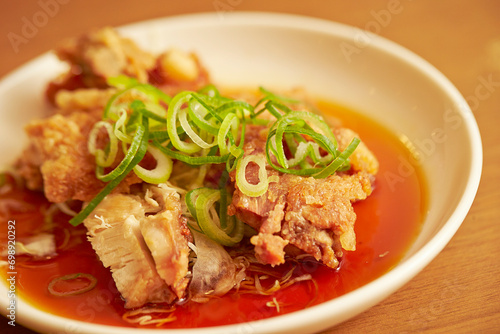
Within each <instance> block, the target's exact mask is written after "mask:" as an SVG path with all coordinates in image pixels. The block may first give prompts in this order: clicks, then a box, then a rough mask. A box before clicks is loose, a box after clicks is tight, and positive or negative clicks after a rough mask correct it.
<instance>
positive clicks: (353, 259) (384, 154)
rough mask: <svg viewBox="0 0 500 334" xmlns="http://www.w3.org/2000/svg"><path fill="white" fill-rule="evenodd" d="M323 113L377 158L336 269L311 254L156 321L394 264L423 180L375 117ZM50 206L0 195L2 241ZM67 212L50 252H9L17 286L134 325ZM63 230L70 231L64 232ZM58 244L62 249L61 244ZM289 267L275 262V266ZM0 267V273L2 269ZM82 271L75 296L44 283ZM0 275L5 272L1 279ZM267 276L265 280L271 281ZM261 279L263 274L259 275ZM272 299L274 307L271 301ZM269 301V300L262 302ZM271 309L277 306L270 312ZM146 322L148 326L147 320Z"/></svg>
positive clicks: (203, 313) (47, 301)
mask: <svg viewBox="0 0 500 334" xmlns="http://www.w3.org/2000/svg"><path fill="white" fill-rule="evenodd" d="M319 107H320V109H321V110H322V111H323V112H324V113H325V114H326V115H328V116H327V117H330V116H331V117H335V118H336V119H337V118H338V119H341V120H342V125H343V126H345V127H348V128H351V129H353V130H355V131H356V132H357V133H358V134H359V135H360V137H361V139H362V140H363V141H364V142H365V143H366V144H367V145H368V147H369V148H370V149H371V150H372V151H373V152H374V153H375V155H376V157H377V158H378V160H379V162H380V170H379V173H378V175H377V179H376V183H375V190H374V192H373V194H372V195H371V196H370V197H369V198H368V199H366V200H364V201H360V202H357V203H355V204H354V210H355V212H356V214H357V221H356V225H355V232H356V239H357V249H356V251H352V252H345V255H344V257H343V258H342V260H341V265H340V267H339V268H338V269H336V270H332V269H330V268H328V267H325V266H324V265H321V264H319V263H317V262H313V261H307V262H304V263H303V264H301V265H299V266H297V268H296V269H295V270H297V271H298V272H299V273H301V274H302V273H303V274H305V273H310V274H311V275H312V277H313V279H314V281H315V282H316V285H315V284H313V283H312V281H305V282H299V283H296V284H294V285H292V286H290V287H288V288H285V289H282V290H279V291H278V292H276V293H275V294H273V295H271V296H263V295H253V294H243V295H242V294H239V293H238V292H233V291H231V292H230V293H228V294H227V295H226V296H224V297H221V298H214V299H212V300H211V301H209V302H208V303H206V304H196V303H193V302H188V303H186V304H183V305H177V306H176V309H175V311H174V313H173V316H175V318H176V320H175V321H172V322H169V323H167V324H164V325H162V326H160V327H159V328H187V327H205V326H216V325H227V324H233V323H240V322H246V321H252V320H258V319H263V318H269V317H274V316H277V315H280V314H286V313H289V312H293V311H297V310H301V309H303V308H305V307H309V306H311V305H316V304H319V303H322V302H324V301H327V300H330V299H332V298H335V297H337V296H340V295H343V294H345V293H347V292H350V291H352V290H354V289H356V288H358V287H360V286H362V285H364V284H366V283H368V282H370V281H372V280H374V279H376V278H377V277H379V276H381V275H383V274H384V273H385V272H387V271H388V270H390V269H391V268H392V267H394V266H395V265H396V264H397V263H398V261H400V259H401V258H402V256H403V255H404V254H405V251H406V250H407V249H408V248H409V246H410V245H411V243H412V242H413V240H414V238H415V236H416V235H417V233H418V231H419V229H420V225H421V222H422V221H423V217H424V215H425V209H426V195H425V194H426V187H425V182H424V179H423V177H422V174H421V172H420V171H419V169H418V167H417V166H414V168H415V173H412V174H411V175H408V174H410V173H405V175H404V177H402V176H401V175H400V174H398V169H399V170H400V168H401V166H400V165H401V164H402V163H403V162H402V161H408V160H409V161H411V159H408V157H409V154H410V153H409V152H408V150H407V149H406V148H405V146H404V145H403V144H402V143H401V142H400V141H399V140H398V138H397V137H396V136H395V135H394V134H393V133H391V132H389V131H388V130H386V129H385V128H383V127H382V126H380V125H378V124H376V123H375V122H373V121H371V120H369V119H367V118H365V117H362V116H360V115H357V114H355V113H353V112H351V111H349V110H346V109H343V108H339V107H337V106H334V105H332V104H329V103H325V102H321V103H319ZM49 206H50V204H49V203H47V201H46V200H45V198H44V197H43V195H41V194H38V193H34V192H30V191H27V190H22V189H14V190H12V191H11V192H8V193H5V194H2V195H0V209H1V210H0V215H1V216H2V217H1V222H0V226H1V227H0V228H1V231H2V232H0V237H1V242H2V244H3V245H5V244H7V243H6V241H7V236H6V234H7V233H6V231H7V228H8V227H7V222H8V221H9V220H10V221H13V220H15V223H16V225H15V226H16V227H15V236H16V240H18V241H21V240H22V239H23V238H25V237H28V236H32V235H35V234H37V233H39V230H40V228H41V226H42V225H43V221H44V216H43V213H42V212H43V211H44V210H47V208H48V207H49ZM68 219H69V218H68V216H66V215H64V214H62V213H58V214H57V215H56V216H55V217H54V220H55V221H56V222H57V226H56V227H55V230H54V233H55V239H56V245H57V247H58V249H57V256H55V257H53V258H51V259H42V260H36V259H34V258H32V257H31V256H26V255H21V256H17V258H16V267H15V270H16V272H17V278H16V279H17V289H18V290H17V293H18V295H20V296H21V297H22V298H23V299H24V300H26V301H27V302H29V303H31V304H32V305H34V306H35V307H37V308H40V309H42V310H44V311H46V312H49V313H53V314H56V315H59V316H63V317H68V318H72V319H76V320H80V321H84V322H91V323H97V324H107V325H114V326H132V327H133V326H137V327H139V325H136V324H130V323H128V322H126V321H124V320H123V319H122V315H123V314H124V313H125V312H126V311H127V310H126V309H124V307H123V305H124V302H123V300H122V299H121V297H120V294H119V293H118V291H117V290H116V287H115V284H114V281H113V279H112V277H111V273H110V271H109V269H106V268H104V267H103V265H102V264H101V262H100V261H99V259H98V257H97V255H96V254H95V252H94V251H93V250H92V247H91V246H90V243H89V242H88V241H87V240H86V236H85V232H86V231H85V228H84V227H83V226H78V227H72V226H71V225H69V224H68V223H67V221H68ZM68 235H71V237H70V238H69V239H68ZM61 246H62V249H61ZM289 268H290V267H286V266H283V268H278V267H277V268H275V270H278V271H279V270H282V272H283V274H284V273H285V272H286V271H287V270H289ZM5 272H6V270H5V267H3V268H2V273H3V274H5ZM73 273H87V274H91V275H93V276H94V277H95V278H97V285H96V286H95V287H94V288H93V289H92V290H90V291H88V292H85V293H83V294H80V295H75V296H62V297H61V296H53V295H51V294H50V293H49V292H48V285H49V283H50V282H51V281H52V280H53V279H54V278H57V277H60V276H64V275H68V274H73ZM3 282H5V280H3ZM271 283H272V282H271ZM263 284H268V285H269V282H263ZM273 300H276V301H278V302H279V310H278V308H277V307H275V306H272V302H273ZM269 302H270V303H271V306H270V305H269V304H268V303H269ZM278 311H279V312H278ZM146 327H156V326H154V325H150V326H146Z"/></svg>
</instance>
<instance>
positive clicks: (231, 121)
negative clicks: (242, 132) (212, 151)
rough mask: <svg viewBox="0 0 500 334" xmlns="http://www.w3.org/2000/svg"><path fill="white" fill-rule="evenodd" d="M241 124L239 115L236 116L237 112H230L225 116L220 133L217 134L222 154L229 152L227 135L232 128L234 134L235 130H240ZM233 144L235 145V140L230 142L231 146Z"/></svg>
mask: <svg viewBox="0 0 500 334" xmlns="http://www.w3.org/2000/svg"><path fill="white" fill-rule="evenodd" d="M239 124H240V122H239V120H238V117H236V114H233V113H230V114H227V116H226V117H225V118H224V121H223V122H222V124H221V126H220V129H219V133H218V136H217V144H218V145H219V150H220V154H221V155H224V154H228V153H229V149H228V145H227V143H226V137H227V135H228V132H229V131H230V130H232V133H233V136H234V135H235V132H236V131H237V130H238V126H239ZM231 144H233V145H234V140H233V143H230V144H229V146H231Z"/></svg>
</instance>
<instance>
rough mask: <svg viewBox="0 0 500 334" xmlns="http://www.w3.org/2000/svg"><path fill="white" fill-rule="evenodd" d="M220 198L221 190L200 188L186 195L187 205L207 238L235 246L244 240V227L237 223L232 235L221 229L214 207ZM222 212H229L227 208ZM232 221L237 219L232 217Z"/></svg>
mask: <svg viewBox="0 0 500 334" xmlns="http://www.w3.org/2000/svg"><path fill="white" fill-rule="evenodd" d="M220 198H221V192H220V190H217V189H211V188H198V189H194V190H191V191H190V192H188V194H187V195H186V204H187V207H188V209H189V211H190V212H191V215H192V216H193V217H194V218H195V219H196V221H197V223H198V226H199V227H200V229H201V231H202V232H203V233H204V234H205V235H206V236H207V237H209V238H210V239H212V240H214V241H216V242H217V243H219V244H221V245H224V246H234V245H236V244H237V243H239V242H240V241H241V239H242V238H243V231H244V226H243V223H241V222H239V221H238V222H237V223H235V226H234V229H233V231H232V233H231V235H230V234H228V233H226V232H225V231H224V230H223V229H222V228H221V226H220V220H219V219H218V218H219V217H218V216H217V215H216V212H215V211H214V205H215V203H216V202H217V201H219V200H220ZM222 210H227V207H225V208H222ZM231 219H235V218H234V217H231Z"/></svg>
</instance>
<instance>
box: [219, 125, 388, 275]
mask: <svg viewBox="0 0 500 334" xmlns="http://www.w3.org/2000/svg"><path fill="white" fill-rule="evenodd" d="M353 133H354V132H352V131H350V130H348V129H345V130H343V131H341V132H338V134H339V137H340V136H343V137H342V138H339V139H340V140H339V142H341V143H342V144H341V145H346V146H347V145H348V144H349V142H350V140H352V137H350V136H351V135H352V134H353ZM245 137H246V139H245V145H244V151H245V155H250V154H252V155H263V154H264V147H265V142H266V129H265V128H264V127H259V126H253V127H249V129H248V133H247V135H246V136H245ZM346 142H347V144H345V143H346ZM341 145H339V146H341ZM341 149H342V148H341ZM356 151H357V150H356ZM356 151H355V153H356ZM266 169H267V174H268V178H269V177H271V176H272V177H273V178H275V177H276V176H277V177H278V179H279V180H278V182H271V183H270V184H269V187H268V190H267V192H266V193H264V194H263V195H261V196H258V197H251V196H247V195H245V194H243V193H242V192H241V191H240V190H239V189H238V187H237V186H236V189H235V191H234V194H233V200H232V203H231V206H230V207H229V211H228V212H229V214H231V215H236V216H237V217H238V218H239V219H240V220H242V221H243V222H245V223H246V224H248V225H250V226H251V227H253V228H254V229H255V230H256V231H258V234H257V235H256V236H253V237H252V238H251V240H250V241H251V243H252V244H253V245H255V253H256V257H257V258H258V259H259V260H260V261H261V262H262V263H264V264H271V265H279V264H282V263H284V261H285V259H284V257H285V254H286V247H289V245H293V246H295V247H297V248H299V249H300V250H302V251H303V252H305V253H307V254H310V255H312V256H314V257H315V258H316V259H317V260H321V261H322V262H323V263H325V264H326V265H328V266H330V267H332V268H336V267H337V265H338V263H339V262H338V258H339V257H341V256H342V254H343V253H342V249H344V250H355V248H356V238H355V234H354V222H355V220H356V214H355V212H354V209H353V207H352V203H353V202H356V201H358V200H363V199H366V197H367V196H369V195H370V194H371V192H372V188H373V185H372V182H373V175H372V174H371V173H370V172H374V173H376V171H377V170H378V161H377V160H376V159H375V157H374V156H373V154H372V153H371V152H370V151H369V150H368V148H367V147H366V146H365V145H363V146H360V151H359V152H358V153H357V156H356V159H355V161H354V162H353V168H352V170H351V172H349V173H336V174H334V175H331V176H329V177H327V178H325V179H315V178H312V177H302V176H296V175H291V174H281V173H278V172H277V171H275V170H273V169H272V168H270V167H269V166H267V168H266ZM246 178H247V180H248V182H250V183H256V182H257V181H258V167H257V166H256V165H254V164H250V165H249V166H248V167H247V169H246Z"/></svg>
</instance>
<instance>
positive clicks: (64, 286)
mask: <svg viewBox="0 0 500 334" xmlns="http://www.w3.org/2000/svg"><path fill="white" fill-rule="evenodd" d="M96 284H97V279H96V278H95V277H94V276H92V275H90V274H86V273H76V274H69V275H65V276H61V277H57V278H54V279H53V280H52V281H50V283H49V286H48V290H49V293H50V294H51V295H54V296H57V297H67V296H75V295H80V294H82V293H85V292H87V291H90V290H92V289H93V288H94V287H95V286H96Z"/></svg>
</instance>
